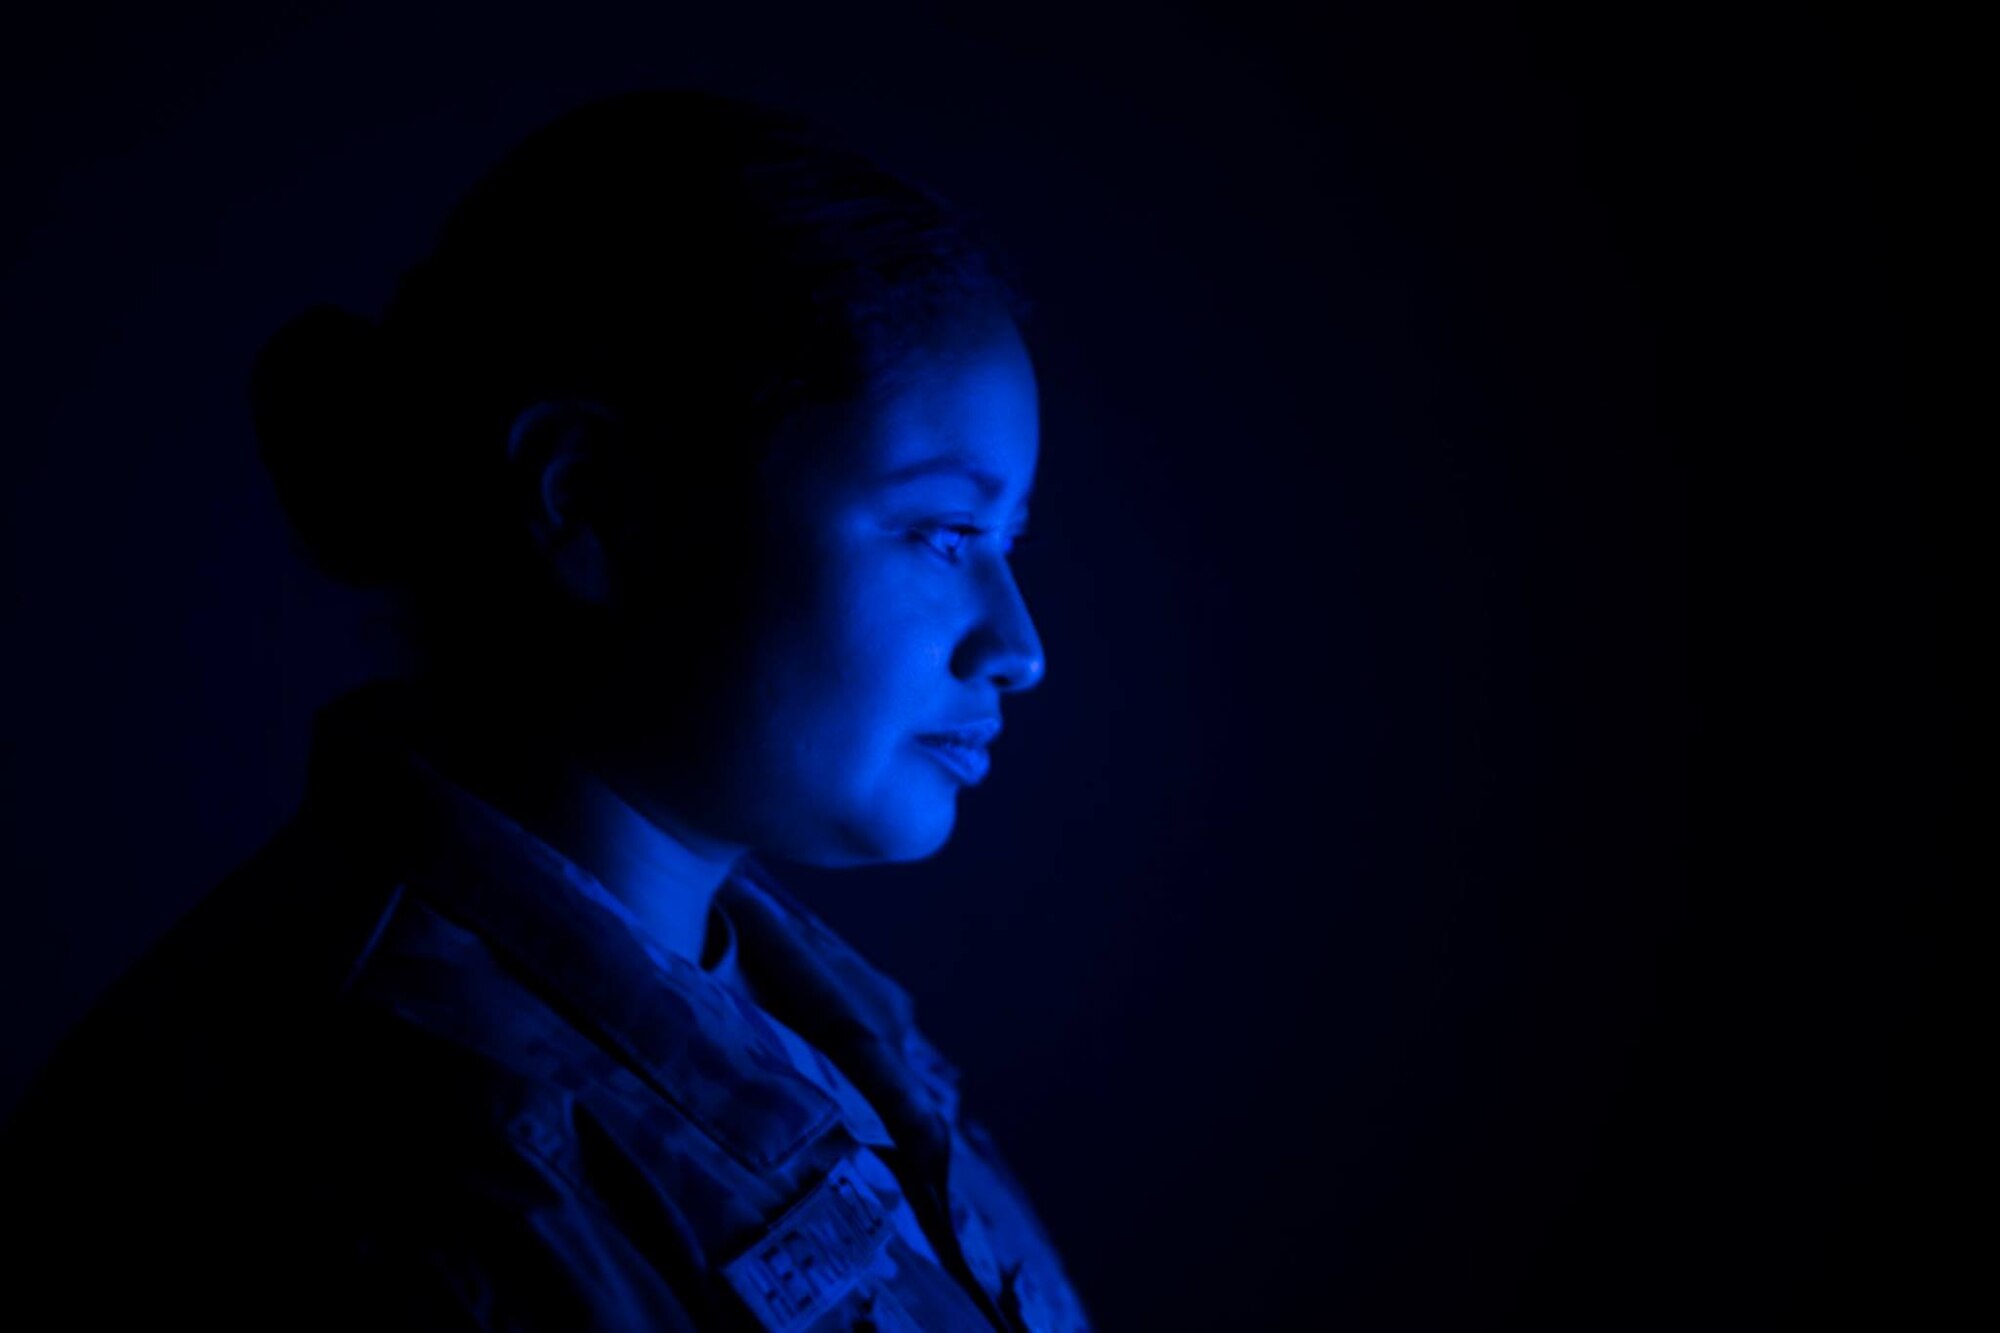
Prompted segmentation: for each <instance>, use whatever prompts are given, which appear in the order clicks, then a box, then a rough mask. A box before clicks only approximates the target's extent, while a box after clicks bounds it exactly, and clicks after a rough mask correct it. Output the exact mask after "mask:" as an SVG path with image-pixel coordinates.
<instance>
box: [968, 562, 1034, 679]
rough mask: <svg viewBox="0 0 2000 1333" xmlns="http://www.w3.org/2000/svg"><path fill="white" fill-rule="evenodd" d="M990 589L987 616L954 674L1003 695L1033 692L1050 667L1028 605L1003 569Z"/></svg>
mask: <svg viewBox="0 0 2000 1333" xmlns="http://www.w3.org/2000/svg"><path fill="white" fill-rule="evenodd" d="M988 586H989V587H990V588H991V589H992V590H993V591H992V594H991V596H990V597H989V598H988V606H987V613H986V614H985V615H984V616H982V617H981V618H980V621H979V623H978V625H977V626H975V627H974V629H973V631H972V633H970V634H968V635H967V636H966V637H965V640H964V641H963V642H962V643H961V644H960V645H959V651H958V654H957V661H956V662H955V663H954V666H955V674H957V675H958V676H959V677H961V678H962V679H969V680H977V679H981V678H984V679H987V680H990V681H992V682H993V683H994V685H996V686H997V687H999V689H1000V690H1002V691H1003V692H1008V691H1014V690H1032V689H1033V688H1035V686H1037V685H1039V684H1041V682H1042V676H1043V675H1044V674H1045V673H1046V671H1047V666H1046V663H1045V662H1044V661H1043V658H1042V638H1041V635H1039V634H1037V633H1036V632H1035V622H1034V618H1033V617H1031V616H1030V615H1029V614H1028V604H1027V601H1026V599H1024V598H1023V597H1022V596H1021V589H1020V585H1019V584H1017V583H1016V582H1015V581H1014V574H1013V571H1012V570H1010V569H1008V568H1006V567H1005V566H1004V565H1003V566H1001V567H1000V572H999V574H998V576H997V577H996V578H994V579H993V580H992V581H991V582H990V583H989V585H988Z"/></svg>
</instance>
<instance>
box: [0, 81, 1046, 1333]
mask: <svg viewBox="0 0 2000 1333" xmlns="http://www.w3.org/2000/svg"><path fill="white" fill-rule="evenodd" d="M1023 312H1024V307H1023V304H1022V302H1021V300H1020V298H1019V297H1018V295H1017V294H1016V291H1015V288H1014V287H1013V285H1012V284H1011V282H1010V280H1009V279H1008V278H1007V276H1006V275H1005V273H1004V271H1003V270H1002V269H1001V268H1000V267H999V265H998V264H997V263H996V262H995V261H994V260H993V259H991V258H990V257H989V255H988V254H987V253H986V252H985V251H984V250H982V249H981V248H980V247H979V246H978V245H976V244H975V243H974V242H973V241H972V240H971V239H970V237H969V232H968V228H967V226H966V224H965V222H964V220H963V219H962V218H960V217H958V216H957V215H955V214H954V213H953V211H952V210H951V209H950V208H948V207H947V206H946V205H945V204H944V203H943V202H942V201H940V200H938V199H937V198H936V197H935V196H933V195H931V194H930V193H928V192H926V191H924V190H922V189H920V188H918V187H915V186H913V185H910V184H908V183H906V182H904V181H902V180H900V179H898V178H896V177H893V176H891V175H890V174H888V173H886V172H884V171H882V170H880V169H878V168H876V167H874V166H872V165H871V164H869V163H868V162H866V161H864V160H862V159H860V158H858V157H856V156H854V155H852V154H850V153H848V152H846V151H844V150H842V149H840V148H838V147H836V146H834V145H832V144H830V143H828V142H827V141H826V140H824V139H822V138H820V137H819V136H817V135H815V134H813V133H811V132H809V131H808V130H807V129H806V128H805V127H803V126H801V125H800V124H798V123H797V122H796V121H794V120H793V119H791V118H788V117H785V116H782V115H778V114H774V113H770V112H766V111H763V110H760V109H757V108H753V107H750V106H746V105H743V104H740V103H737V102H733V101H730V100H726V99H722V98H719V97H715V96H712V95H707V94H698V93H687V92H651V93H641V94H634V95H627V96H623V97H619V98H614V99H611V100H608V101H605V102H600V103H597V104H594V105H592V106H588V107H585V108H583V109H581V110H579V111H576V112H574V113H572V114H570V115H568V116H566V117H564V118H562V119H561V120H559V121H557V122H556V123H555V124H553V125H551V126H549V127H547V128H545V129H544V130H542V131H540V132H538V133H537V134H535V135H533V136H531V137H530V138H529V139H528V140H526V141H525V142H524V143H522V144H521V145H520V146H519V147H517V148H516V149H515V150H514V151H513V152H512V153H511V154H510V155H509V156H508V157H507V158H506V159H505V160H504V161H503V162H502V163H501V164H500V165H499V166H498V167H497V168H496V169H495V170H494V171H493V172H492V173H491V174H489V175H488V176H487V177H486V178H485V179H484V180H482V181H481V182H480V183H479V184H478V185H477V186H476V187H475V188H474V189H473V190H472V191H471V192H470V194H469V195H468V196H467V197H466V199H465V200H464V201H463V202H462V203H461V204H460V206H459V207H458V209H457V210H456V211H455V212H454V213H453V215H452V217H451V219H450V221H449V222H448V224H447V226H446V228H445V231H444V234H443V236H442V238H441V240H440V242H439V244H438V246H437V248H436V250H435V253H434V254H433V255H432V256H431V257H430V258H429V259H428V260H426V261H425V262H423V263H422V264H420V265H419V266H417V267H416V268H415V269H414V270H412V271H411V272H410V273H408V274H407V275H406V276H405V278H404V280H403V282H402V284H401V285H400V287H399V288H398V291H397V293H396V296H395V299H394V300H393V301H392V302H391V304H390V307H389V309H388V310H387V312H386V314H385V315H384V317H383V319H382V321H381V323H380V325H379V326H377V325H374V324H371V323H369V322H366V321H363V320H361V319H359V318H357V317H354V316H351V315H347V314H345V313H343V312H339V311H335V310H331V309H328V308H321V309H318V310H314V311H311V312H308V313H307V314H306V315H304V316H302V317H301V318H300V319H298V320H297V321H295V322H294V323H293V324H292V325H290V326H288V327H287V328H286V329H284V330H282V331H280V332H279V334H278V335H277V336H276V337H275V338H274V339H273V340H272V342H271V343H270V345H269V346H268V347H267V348H266V349H265V352H264V353H263V354H262V356H261V357H260V358H259V362H258V365H257V366H256V368H255V373H254V376H253V381H252V397H253V404H254V408H255V413H256V420H257V427H258V432H259V437H260V440H261V442H262V452H263V457H264V459H265V461H266V463H267V465H268V466H269V468H270V471H271V473H272V475H273V478H274V480H275V483H276V486H277V489H278V493H279V496H280V498H281V499H282V501H283V502H284V504H285V506H286V509H287V512H288V514H289V515H290V517H291V518H292V520H293V522H294V524H295V526H296V528H297V530H298V532H299V533H300V535H301V537H302V539H303V540H304V542H305V544H306V546H307V547H308V549H309V550H310V552H311V553H312V554H313V556H314V557H315V559H317V560H318V562H319V563H320V564H321V565H322V567H323V568H325V569H326V570H327V571H328V572H330V573H331V574H333V575H335V576H336V577H339V578H342V579H345V580H348V581H350V582H353V583H356V584H360V585H363V586H373V587H386V588H391V589H393V590H395V592H396V593H397V594H398V595H399V598H400V601H399V605H400V606H401V608H402V624H403V627H404V629H405V631H406V634H407V636H408V641H409V643H410V645H411V647H412V649H413V654H414V658H415V660H416V662H417V664H418V667H417V670H416V671H415V672H414V673H413V674H412V675H411V676H410V677H409V678H407V679H400V680H395V681H385V682H378V683H376V684H374V685H370V686H368V687H364V688H363V689H361V690H359V691H357V692H356V693H354V694H352V695H349V696H347V697H346V698H343V699H341V700H339V701H336V702H335V703H334V704H333V705H331V706H330V707H328V708H327V709H325V710H323V711H322V713H321V714H320V716H319V719H318V722H317V724H316V730H315V734H314V750H313V756H312V761H311V769H310V773H309V777H308V784H307V795H306V799H305V801H304V803H303V806H302V808H301V811H300V813H299V815H298V817H297V818H296V819H295V820H294V821H293V823H292V824H290V825H289V826H288V827H287V828H286V829H284V830H283V831H282V832H281V833H280V834H279V836H278V837H277V838H276V839H275V840H274V841H273V842H272V843H271V844H270V845H269V846H267V847H266V848H264V849H263V850H262V851H261V852H259V853H258V855H257V856H256V857H254V858H253V859H252V860H251V861H250V862H249V863H248V864H246V865H245V866H244V867H242V868H241V869H240V870H239V871H238V872H237V873H236V874H235V875H233V876H232V877H231V878H230V880H229V881H228V882H227V883H225V884H224V885H223V886H222V887H221V888H220V889H219V890H218V891H217V892H216V893H215V894H214V895H212V896H211V897H210V899H209V900H208V901H207V902H205V903H204V904H203V905H202V906H201V907H200V908H199V909H197V911H196V912H195V913H193V914H192V915H191V916H190V917H189V918H188V919H187V920H186V921H184V922H183V923H182V924H181V925H180V926H179V927H177V928H176V930H175V931H174V932H172V933H171V934H170V936H169V937H168V939H167V940H166V941H165V942H163V944H162V945H161V946H160V947H159V948H157V949H156V950H154V951H153V953H152V954H151V955H149V957H148V958H147V960H146V961H145V962H144V963H143V964H142V965H141V966H140V967H139V968H138V969H136V970H135V971H134V972H133V973H132V974H131V975H129V976H128V977H126V978H125V979H124V980H123V981H121V983H120V984H119V986H118V987H117V988H116V989H115V990H114V992H113V993H112V995H111V996H110V997H109V998H108V999H107V1001H106V1002H105V1003H104V1004H102V1005H101V1006H100V1007H99V1009H98V1010H97V1011H96V1012H94V1013H93V1015H92V1016H91V1018H90V1019H89V1020H87V1021H86V1023H85V1024H84V1025H83V1027H82V1028H80V1029H79V1031H78V1032H77V1033H76V1034H73V1036H72V1038H71V1039H70V1040H69V1041H68V1042H67V1043H66V1044H65V1046H64V1048H63V1050H62V1051H61V1052H59V1054H58V1056H57V1058H56V1059H55V1060H54V1061H53V1062H52V1063H51V1066H50V1068H49V1069H48V1070H47V1071H45V1074H44V1076H43V1078H42V1080H41V1081H40V1083H39V1084H38V1086H37V1088H36V1090H35V1091H34V1093H33V1094H32V1095H31V1097H30V1098H29V1100H28V1102H27V1103H26V1104H24V1106H23V1108H22V1109H21V1111H20V1112H19V1113H18V1114H17V1115H16V1117H15V1118H14V1120H13V1123H12V1124H11V1125H10V1134H9V1151H8V1153H7V1161H8V1163H9V1172H10V1177H11V1180H10V1182H9V1195H8V1197H9V1198H10V1199H12V1200H13V1201H14V1204H13V1206H14V1208H15V1209H16V1216H17V1218H19V1217H21V1216H22V1212H23V1210H26V1209H30V1208H32V1209H33V1212H32V1214H31V1215H30V1216H29V1218H28V1219H27V1220H29V1221H31V1222H32V1228H31V1229H32V1230H33V1232H34V1233H35V1235H36V1236H37V1238H38V1239H37V1242H36V1244H35V1245H34V1246H33V1247H31V1249H29V1250H28V1251H24V1252H23V1257H22V1261H21V1263H20V1264H19V1268H20V1270H21V1273H22V1274H23V1280H27V1279H28V1278H30V1277H31V1278H32V1279H33V1280H34V1281H35V1282H38V1283H39V1284H40V1285H41V1287H42V1289H43V1291H44V1293H45V1295H47V1296H49V1297H52V1298H54V1299H57V1300H60V1301H64V1302H68V1303H70V1304H71V1305H73V1306H74V1307H75V1308H74V1309H73V1310H72V1311H71V1312H70V1313H71V1315H72V1316H74V1317H77V1318H81V1317H82V1316H83V1315H84V1314H85V1313H88V1312H89V1310H90V1308H91V1307H101V1306H105V1305H113V1306H117V1307H119V1309H120V1311H121V1312H125V1313H143V1314H145V1315H146V1316H148V1317H150V1318H155V1319H157V1318H164V1317H166V1316H168V1315H170V1314H185V1315H191V1316H194V1317H195V1318H196V1319H197V1320H198V1321H199V1322H203V1323H205V1325H206V1326H211V1327H212V1326H216V1325H217V1324H218V1323H229V1322H242V1323H246V1324H249V1323H254V1324H257V1325H259V1326H270V1327H293V1326H298V1325H300V1324H313V1323H340V1324H345V1325H351V1326H366V1327H382V1326H407V1327H426V1328H428V1327H479V1328H522V1329H529V1328H532V1329H543V1328H547V1329H599V1328H616V1329H628V1328H630V1329H639V1328H646V1329H652V1328H687V1327H700V1328H711V1327H713V1328H733V1327H746V1328H747V1327H773V1328H788V1329H790V1328H807V1327H811V1328H850V1327H853V1328H864V1327H865V1328H900V1327H913V1328H926V1329H931V1328H938V1329H955V1328H985V1327H1000V1328H1035V1329H1042V1328H1050V1329H1075V1328H1082V1327H1085V1326H1086V1324H1085V1317H1084V1314H1083V1311H1082V1309H1081V1306H1080V1305H1079V1303H1078V1300H1077V1298H1076V1296H1075V1294H1074V1292H1073V1291H1072V1289H1071V1288H1070V1286H1069V1285H1068V1283H1067V1282H1066V1280H1065V1278H1064V1276H1063V1273H1062V1270H1061V1267H1060V1265H1059V1262H1058V1260H1057V1259H1056V1256H1055V1254H1054V1251H1053V1249H1052V1247H1051V1245H1050V1244H1049V1241H1048V1238H1047V1236H1046V1233H1045V1232H1044V1231H1043V1229H1042V1228H1041V1226H1040V1224H1039V1223H1038V1222H1037V1221H1036V1219H1035V1216H1034V1214H1033V1212H1032V1209H1031V1208H1030V1205H1029V1204H1028V1202H1027V1201H1026V1199H1025V1198H1024V1197H1023V1195H1022V1193H1021V1191H1020V1188H1019V1186H1018V1184H1017V1183H1016V1182H1015V1181H1014V1180H1013V1178H1012V1177H1011V1176H1010V1174H1009V1173H1008V1171H1007V1169H1006V1167H1005V1166H1004V1165H1003V1164H1002V1162H1001V1160H1000V1158H999V1156H998V1154H997V1153H996V1152H995V1150H994V1148H993V1145H992V1143H991V1142H990V1140H989V1139H988V1138H987V1137H986V1136H985V1135H984V1134H983V1133H982V1132H981V1130H980V1128H979V1126H978V1124H977V1123H976V1122H975V1121H973V1120H972V1119H970V1118H968V1117H966V1116H965V1115H964V1114H963V1113H962V1112H961V1110H960V1108H959V1106H958V1098H957V1090H956V1079H955V1074H954V1072H953V1070H952V1068H951V1066H950V1065H949V1064H947V1063H946V1062H945V1061H944V1060H943V1059H941V1058H940V1057H939V1055H938V1054H937V1052H936V1051H935V1049H934V1048H932V1047H931V1046H930V1044H929V1043H928V1042H927V1041H926V1040H925V1039H924V1037H923V1036H922V1035H921V1033H919V1032H918V1031H917V1030H916V1028H915V1027H914V1026H913V1025H912V1022H911V1014H910V1003H909V999H908V997H907V995H906V994H905V993H904V992H903V991H902V990H901V989H899V988H898V987H897V986H896V985H895V984H894V983H893V982H891V981H889V980H888V979H886V978H885V977H883V976H881V975H880V974H879V973H877V972H875V971H874V970H873V969H872V968H870V967H869V966H868V965H867V964H866V963H865V962H863V961H862V960H861V959H859V958H858V957H857V956H856V955H855V954H854V953H853V952H852V951H851V950H849V949H848V948H847V947H846V946H845V945H843V944H842V942H841V941H840V940H839V939H838V938H836V937H835V936H834V935H833V934H832V933H831V932H829V931H828V930H827V929H826V928H825V927H824V926H823V925H822V924H821V923H820V922H818V921H817V920H816V919H814V917H812V916H811V915H810V914H809V913H808V912H806V911H805V910H804V909H803V908H802V907H800V906H799V904H798V903H796V902H795V901H794V900H792V899H791V898H790V897H789V896H788V895H787V894H786V893H785V892H784V891H783V889H782V888H781V887H779V885H777V884H776V883H775V882H774V881H773V880H772V878H771V876H770V873H769V872H768V871H767V870H766V869H765V868H764V866H763V864H762V862H761V858H764V857H770V858H775V859H780V860H789V861H795V862H799V863H803V864H808V865H818V866H851V865H864V864H872V863H878V862H889V861H908V860H913V859H918V858H922V857H926V856H929V855H931V854H932V853H934V852H936V851H937V850H938V849H939V848H940V847H942V846H943V845H944V843H945V841H946V840H947V839H948V838H949V836H950V834H951V829H952V824H953V820H954V817H955V813H956V803H957V801H958V799H959V793H960V789H961V788H963V787H965V786H969V785H972V784H974V783H977V782H978V781H979V780H980V779H981V778H982V777H983V776H984V774H985V772H986V768H987V763H988V759H987V749H986V747H987V745H988V744H989V743H990V742H991V741H992V739H993V738H994V736H995V735H997V734H998V732H999V730H1000V725H1001V716H1002V702H1003V698H1004V696H1006V695H1007V694H1009V693H1011V692H1013V691H1017V690H1022V689H1027V688H1030V687H1032V686H1033V685H1035V684H1036V683H1037V682H1038V681H1039V680H1040V679H1041V676H1042V671H1043V663H1042V645H1041V643H1040V641H1039V639H1038V637H1037V635H1036V632H1035V627H1034V625H1033V623H1032V621H1031V620H1030V618H1029V614H1028V610H1027V607H1026V605H1025V604H1024V602H1023V600H1022V596H1021V592H1020V589H1019V587H1018V585H1017V584H1016V582H1015V579H1014V576H1013V574H1012V572H1011V570H1010V568H1009V565H1008V558H1009V550H1010V546H1011V544H1012V543H1013V542H1014V541H1016V540H1018V537H1019V535H1020V531H1021V528H1022V526H1023V524H1024V523H1025V521H1026V517H1027V507H1028V497H1029V492H1030V490H1031V488H1032V484H1033V479H1034V470H1035V464H1036V454H1037V449H1038V441H1037V423H1036V412H1037V409H1036V397H1035V395H1036V389H1035V381H1034V374H1033V370H1032V368H1031V366H1030V363H1029V359H1028V356H1027V353H1026V350H1025V348H1024V346H1023V344H1022V341H1021V334H1020V329H1019V324H1020V320H1021V318H1022V315H1023Z"/></svg>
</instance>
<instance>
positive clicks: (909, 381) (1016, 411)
mask: <svg viewBox="0 0 2000 1333" xmlns="http://www.w3.org/2000/svg"><path fill="white" fill-rule="evenodd" d="M1038 412H1039V408H1038V403H1037V393H1036V386H1035V377H1034V370H1033V367H1032V365H1031V364H1030V362H1029V360H1028V357H1027V353H1026V349H1025V348H1024V347H1023V346H1022V345H1021V341H1020V338H1019V336H1018V334H1014V333H1013V332H1012V330H1011V328H1010V329H1008V330H1007V334H1006V336H1004V337H1000V336H993V337H988V338H986V339H983V340H981V341H979V342H977V343H973V344H969V345H968V344H963V343H961V344H959V345H956V346H951V347H947V348H942V349H938V350H935V351H926V352H924V353H922V354H920V355H918V356H916V357H913V358H912V359H911V360H910V361H909V362H908V363H907V364H906V365H905V366H904V367H903V369H902V370H901V372H900V373H899V374H898V375H897V376H896V377H895V380H894V382H893V384H891V385H890V386H888V387H886V388H885V389H884V390H883V391H881V392H879V393H877V394H874V395H871V396H869V397H867V398H864V399H862V400H860V401H857V402H855V403H852V404H845V405H842V406H840V407H838V408H830V409H807V410H806V411H805V412H802V413H800V414H799V415H798V416H797V418H796V419H795V420H794V421H792V422H790V423H788V424H789V425H790V426H791V427H792V429H791V430H790V431H785V432H781V434H789V435H792V436H794V437H795V438H793V439H791V440H790V441H788V444H790V446H791V450H792V452H793V453H795V455H796V457H795V458H794V460H793V461H794V462H795V463H796V465H797V466H796V469H795V473H796V475H797V477H798V479H799V480H802V481H806V480H809V481H811V482H812V483H814V484H816V485H822V486H829V487H833V488H837V489H841V490H847V489H851V488H863V489H868V490H879V491H885V492H886V491H894V490H898V489H905V488H917V487H925V486H929V487H945V486H952V485H960V486H964V487H965V488H966V489H967V490H968V491H969V492H970V493H972V494H975V495H977V496H978V497H979V499H980V500H981V501H982V503H984V504H988V505H991V504H997V503H1001V502H1005V503H1007V504H1008V505H1010V506H1017V505H1018V504H1020V503H1024V502H1025V500H1026V498H1027V494H1028V491H1029V490H1030V489H1031V488H1032V486H1033V484H1034V472H1035V464H1036V459H1037V454H1038V452H1039V447H1040V439H1039V431H1040V427H1039V419H1038Z"/></svg>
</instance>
